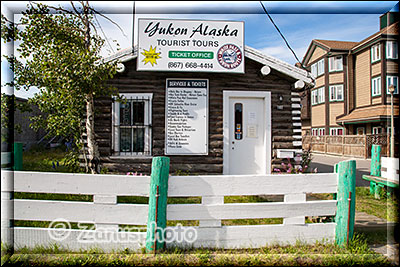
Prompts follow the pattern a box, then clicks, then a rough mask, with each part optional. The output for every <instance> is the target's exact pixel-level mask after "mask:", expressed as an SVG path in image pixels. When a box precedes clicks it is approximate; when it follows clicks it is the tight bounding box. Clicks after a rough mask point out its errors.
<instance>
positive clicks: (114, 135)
mask: <svg viewBox="0 0 400 267" xmlns="http://www.w3.org/2000/svg"><path fill="white" fill-rule="evenodd" d="M119 96H120V97H121V98H127V99H129V98H139V99H140V98H142V99H143V100H145V101H144V103H145V107H144V110H145V113H144V124H145V126H146V125H147V126H146V127H145V133H144V151H149V153H148V154H147V153H145V152H143V153H141V152H140V153H137V154H135V153H134V152H120V151H119V146H120V144H119V142H120V140H119V129H118V127H116V126H119V118H120V103H119V102H118V101H115V100H116V97H115V96H113V102H112V109H111V113H112V117H111V123H112V131H111V149H112V151H113V152H112V157H118V158H124V157H125V158H139V157H140V158H143V157H152V149H153V147H152V134H153V133H152V129H151V124H152V117H153V116H152V115H153V114H152V102H153V93H120V94H119ZM147 111H148V112H147Z"/></svg>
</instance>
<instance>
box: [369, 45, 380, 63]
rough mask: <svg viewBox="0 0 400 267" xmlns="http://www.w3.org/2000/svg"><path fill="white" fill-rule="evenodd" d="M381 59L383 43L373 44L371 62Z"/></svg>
mask: <svg viewBox="0 0 400 267" xmlns="http://www.w3.org/2000/svg"><path fill="white" fill-rule="evenodd" d="M380 60H381V44H375V45H373V46H371V63H375V62H379V61H380Z"/></svg>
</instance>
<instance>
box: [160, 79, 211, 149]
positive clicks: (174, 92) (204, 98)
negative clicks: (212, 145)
mask: <svg viewBox="0 0 400 267" xmlns="http://www.w3.org/2000/svg"><path fill="white" fill-rule="evenodd" d="M165 125H166V127H165V128H166V129H165V154H166V155H207V154H208V80H205V79H167V84H166V100H165Z"/></svg>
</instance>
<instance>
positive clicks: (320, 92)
mask: <svg viewBox="0 0 400 267" xmlns="http://www.w3.org/2000/svg"><path fill="white" fill-rule="evenodd" d="M324 102H325V87H320V88H318V104H321V103H324Z"/></svg>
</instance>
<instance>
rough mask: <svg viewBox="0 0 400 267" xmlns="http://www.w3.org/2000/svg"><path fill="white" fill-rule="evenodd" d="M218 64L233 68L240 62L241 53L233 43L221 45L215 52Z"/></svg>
mask: <svg viewBox="0 0 400 267" xmlns="http://www.w3.org/2000/svg"><path fill="white" fill-rule="evenodd" d="M217 58H218V62H219V64H220V65H221V66H222V67H224V68H226V69H234V68H236V67H237V66H239V65H240V63H242V58H243V54H242V51H240V48H239V47H237V46H236V45H234V44H226V45H223V46H222V47H221V48H220V49H219V50H218V54H217Z"/></svg>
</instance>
